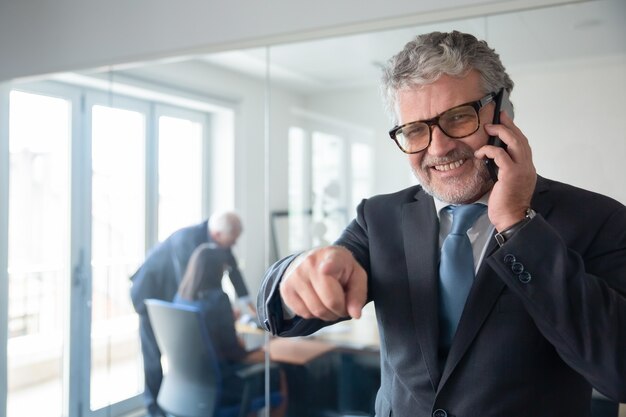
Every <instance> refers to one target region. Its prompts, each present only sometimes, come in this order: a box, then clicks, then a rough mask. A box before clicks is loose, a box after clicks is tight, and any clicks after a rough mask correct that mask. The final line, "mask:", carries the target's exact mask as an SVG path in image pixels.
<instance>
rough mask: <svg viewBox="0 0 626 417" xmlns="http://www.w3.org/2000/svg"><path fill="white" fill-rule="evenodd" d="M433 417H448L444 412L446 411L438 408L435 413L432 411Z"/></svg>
mask: <svg viewBox="0 0 626 417" xmlns="http://www.w3.org/2000/svg"><path fill="white" fill-rule="evenodd" d="M433 417H448V413H447V412H446V410H442V409H441V408H438V409H436V410H435V411H433Z"/></svg>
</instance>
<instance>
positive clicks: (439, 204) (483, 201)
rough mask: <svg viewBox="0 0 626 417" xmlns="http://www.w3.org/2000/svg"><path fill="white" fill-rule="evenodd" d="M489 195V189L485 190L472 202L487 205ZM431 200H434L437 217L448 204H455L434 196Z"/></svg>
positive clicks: (439, 216)
mask: <svg viewBox="0 0 626 417" xmlns="http://www.w3.org/2000/svg"><path fill="white" fill-rule="evenodd" d="M490 195H491V190H489V191H487V192H486V193H485V194H483V196H482V197H480V198H479V199H478V200H476V201H474V203H472V204H475V203H480V204H484V205H486V206H489V205H488V204H487V203H488V202H489V196H490ZM433 200H434V201H435V209H437V217H438V218H439V219H441V210H443V209H445V208H446V207H448V206H455V205H457V204H450V203H447V202H445V201H441V200H439V199H438V198H436V197H433Z"/></svg>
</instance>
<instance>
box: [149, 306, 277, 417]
mask: <svg viewBox="0 0 626 417" xmlns="http://www.w3.org/2000/svg"><path fill="white" fill-rule="evenodd" d="M146 307H147V309H148V316H149V317H150V324H151V325H152V329H153V330H154V335H155V336H156V340H157V343H158V345H159V349H160V350H161V353H162V354H163V355H164V356H165V357H166V358H167V361H168V370H167V372H166V374H165V375H164V376H163V382H162V384H161V388H160V390H159V395H158V397H157V403H158V404H159V407H161V409H163V410H164V411H165V412H166V413H168V414H171V415H172V416H175V417H245V416H246V415H247V414H249V413H251V412H255V411H258V410H260V409H261V408H263V407H264V406H265V398H264V396H263V395H261V396H253V392H252V388H253V387H254V386H255V384H259V383H262V381H263V374H264V365H263V364H262V363H259V364H254V365H250V366H248V367H244V368H242V369H241V370H239V371H237V377H239V378H241V380H242V381H243V391H242V393H241V401H240V403H239V404H232V403H225V402H224V401H223V395H222V394H223V391H222V389H223V386H222V375H221V371H220V366H219V361H218V358H217V356H216V354H215V350H214V349H213V345H212V343H211V340H210V338H209V334H208V332H207V329H206V325H205V323H204V317H203V314H202V313H201V311H200V310H199V309H198V308H196V307H193V306H186V305H179V304H174V303H171V302H167V301H161V300H146ZM256 386H258V385H256ZM282 400H283V398H282V395H281V394H280V393H278V392H272V393H271V394H270V406H276V405H280V403H281V402H282Z"/></svg>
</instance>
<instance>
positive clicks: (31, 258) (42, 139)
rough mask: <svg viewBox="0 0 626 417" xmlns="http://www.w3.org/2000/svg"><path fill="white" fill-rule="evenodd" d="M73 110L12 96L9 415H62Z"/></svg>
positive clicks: (44, 99) (59, 102)
mask: <svg viewBox="0 0 626 417" xmlns="http://www.w3.org/2000/svg"><path fill="white" fill-rule="evenodd" d="M71 111H72V108H71V104H70V102H69V101H68V100H65V99H62V98H56V97H51V96H46V95H40V94H31V93H28V92H22V91H12V92H11V94H10V110H9V115H10V116H9V152H10V156H9V160H10V169H9V190H10V196H9V256H8V275H9V306H8V308H9V323H8V327H9V335H8V337H9V340H8V346H7V347H8V363H7V364H8V398H7V400H8V405H7V407H8V412H7V415H33V416H34V415H44V414H46V415H50V416H61V414H62V398H63V394H64V390H63V387H64V381H65V378H67V375H66V374H65V373H64V369H66V368H65V366H66V361H67V358H66V357H65V354H64V352H65V346H66V344H67V340H68V334H67V322H68V311H67V309H66V306H67V305H68V296H69V294H68V288H69V285H70V274H69V271H70V262H69V261H70V259H69V244H70V242H69V238H70V236H69V201H70V179H69V156H70V151H69V146H70V136H71V130H70V122H71V120H70V118H71ZM35 387H36V389H35ZM35 398H36V401H33V399H35Z"/></svg>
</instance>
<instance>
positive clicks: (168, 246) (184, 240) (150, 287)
mask: <svg viewBox="0 0 626 417" xmlns="http://www.w3.org/2000/svg"><path fill="white" fill-rule="evenodd" d="M241 232H242V225H241V219H240V218H239V216H238V215H237V214H235V213H233V212H220V213H215V214H213V215H212V216H211V217H210V218H209V219H208V220H205V221H203V222H202V223H200V224H197V225H194V226H189V227H185V228H183V229H180V230H178V231H176V232H174V233H173V234H172V235H171V236H169V237H168V238H167V239H165V240H164V241H163V242H161V243H159V244H158V245H157V246H156V247H155V248H154V249H153V250H152V251H151V252H150V253H149V254H148V256H147V258H146V260H145V261H144V263H143V264H142V265H141V267H139V269H138V270H137V272H135V274H133V276H132V277H131V281H132V286H131V290H130V296H131V299H132V302H133V306H134V308H135V311H136V312H137V313H138V314H139V336H140V339H141V352H142V355H143V366H144V381H145V390H144V399H145V403H146V408H147V410H148V414H149V415H150V416H151V417H161V416H164V413H163V411H162V410H161V409H160V408H159V406H158V404H157V402H156V399H157V395H158V393H159V388H160V386H161V381H162V379H163V369H162V368H161V352H160V350H159V348H158V346H157V342H156V339H155V337H154V333H153V331H152V327H151V325H150V320H149V318H148V313H147V310H146V307H145V304H144V301H145V300H147V299H151V298H153V299H158V300H165V301H172V300H173V299H174V296H175V295H176V291H177V290H178V286H179V284H180V282H181V280H182V277H183V275H184V273H185V270H186V269H187V264H188V262H189V258H190V257H191V254H192V253H193V251H194V250H195V249H196V248H197V247H198V246H200V245H201V244H203V243H208V244H209V245H211V247H212V248H213V249H214V250H213V253H214V255H215V256H217V257H219V258H220V260H221V262H223V264H224V266H225V268H226V269H227V270H228V271H229V277H230V280H231V282H232V284H233V286H234V288H235V291H236V293H237V296H238V297H239V301H240V302H245V303H246V304H248V305H249V306H250V308H251V310H252V311H253V312H254V311H255V310H254V307H253V305H252V303H251V302H250V299H249V296H248V289H247V288H246V285H245V283H244V280H243V277H242V275H241V272H240V271H239V268H238V266H237V261H236V259H235V257H234V255H233V253H232V251H231V247H232V246H233V245H235V243H236V242H237V239H238V238H239V236H240V235H241Z"/></svg>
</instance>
